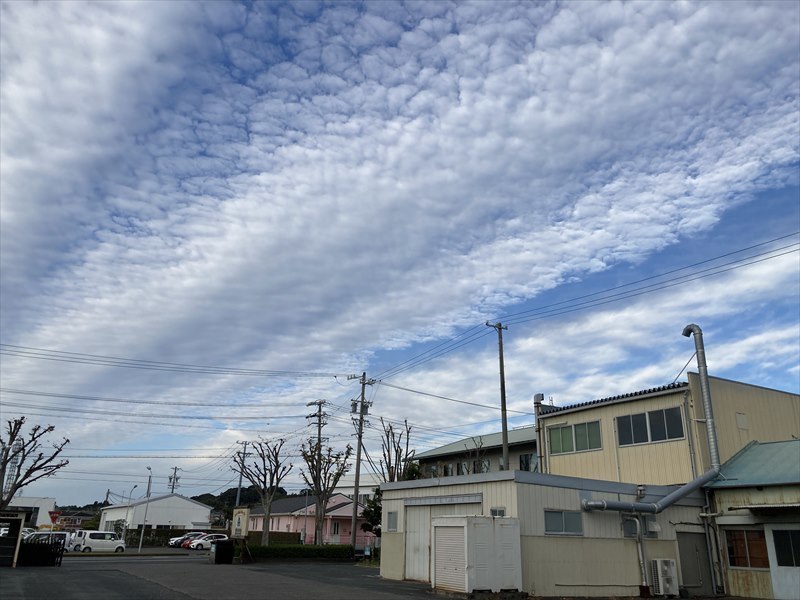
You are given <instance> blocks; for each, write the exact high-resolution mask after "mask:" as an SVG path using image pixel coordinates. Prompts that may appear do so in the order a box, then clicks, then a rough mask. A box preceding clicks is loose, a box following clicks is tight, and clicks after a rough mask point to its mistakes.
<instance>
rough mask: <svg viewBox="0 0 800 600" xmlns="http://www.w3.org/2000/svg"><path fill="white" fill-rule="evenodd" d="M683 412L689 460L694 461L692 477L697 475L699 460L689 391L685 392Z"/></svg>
mask: <svg viewBox="0 0 800 600" xmlns="http://www.w3.org/2000/svg"><path fill="white" fill-rule="evenodd" d="M683 414H684V415H685V418H686V440H687V442H688V444H689V460H690V461H691V463H692V477H697V462H696V460H695V456H694V434H695V428H694V419H692V418H691V416H690V415H689V392H683Z"/></svg>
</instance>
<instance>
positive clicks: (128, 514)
mask: <svg viewBox="0 0 800 600" xmlns="http://www.w3.org/2000/svg"><path fill="white" fill-rule="evenodd" d="M137 487H139V484H138V483H134V484H133V487H132V488H131V491H130V492H128V508H126V509H125V530H124V531H123V532H122V539H123V540H124V539H126V538H127V537H128V523H130V520H131V499H133V490H135V489H136V488H137ZM133 514H134V515H135V514H136V513H133Z"/></svg>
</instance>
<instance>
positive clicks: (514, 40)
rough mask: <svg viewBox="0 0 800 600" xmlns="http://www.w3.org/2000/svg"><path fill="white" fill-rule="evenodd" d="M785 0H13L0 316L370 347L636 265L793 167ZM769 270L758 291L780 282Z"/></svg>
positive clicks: (184, 342)
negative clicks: (248, 0)
mask: <svg viewBox="0 0 800 600" xmlns="http://www.w3.org/2000/svg"><path fill="white" fill-rule="evenodd" d="M799 13H800V9H798V6H797V4H796V3H774V4H767V3H752V4H751V3H744V2H742V3H736V4H734V5H731V4H724V3H697V4H691V3H654V2H648V3H616V2H607V3H568V4H539V3H536V4H534V3H528V2H522V3H515V2H502V3H448V2H431V3H408V4H404V3H396V2H373V3H333V4H326V3H296V4H293V3H277V2H276V3H257V4H253V5H250V4H247V5H245V4H238V3H178V2H163V3H146V4H140V3H134V2H119V3H111V2H104V3H79V2H69V3H27V2H16V3H4V4H3V5H2V17H3V18H2V48H1V50H2V52H0V54H1V55H2V57H1V60H2V90H0V94H2V107H3V108H2V133H3V134H2V137H1V138H0V142H1V143H2V149H1V150H2V156H1V158H2V160H1V161H0V169H2V171H1V173H2V228H3V229H2V233H3V235H2V255H1V256H0V260H2V265H1V266H2V272H0V277H2V306H3V310H2V328H3V341H4V342H6V343H20V344H24V345H29V346H34V347H50V348H54V347H55V348H62V349H75V350H77V351H82V352H93V353H97V354H108V355H118V356H136V357H148V358H155V359H158V360H179V361H181V362H192V363H206V364H209V363H210V364H223V363H224V364H236V365H239V366H264V365H267V366H268V367H269V368H275V369H314V368H324V369H325V370H331V369H336V370H342V371H344V372H350V371H354V370H355V371H360V370H361V368H362V366H363V364H364V362H365V361H368V360H370V357H371V356H373V353H375V352H380V351H381V350H382V349H386V348H402V347H406V346H408V345H410V344H413V343H415V342H418V341H421V340H431V339H436V338H438V337H441V336H446V335H449V334H450V333H452V331H453V330H454V329H455V328H458V327H461V326H463V325H467V324H473V323H474V322H475V321H476V319H477V320H480V319H481V315H487V314H496V313H497V312H498V311H501V310H502V309H504V308H507V307H509V306H512V305H514V304H516V303H519V302H522V301H525V300H529V299H531V298H535V297H537V296H538V295H540V294H542V293H543V292H545V291H547V290H551V289H553V288H557V287H558V286H559V285H561V284H563V283H564V282H568V281H575V280H580V279H581V278H585V277H587V276H591V275H593V274H598V273H603V272H606V271H609V270H613V269H615V268H617V267H619V266H621V265H636V264H640V263H642V262H643V261H645V260H647V259H648V258H649V257H652V256H653V255H655V254H656V253H659V252H661V251H663V250H665V249H667V248H669V247H670V246H672V245H674V244H676V243H677V242H678V241H680V240H681V239H686V238H692V237H693V236H698V235H703V234H706V233H707V232H709V231H711V230H713V228H714V227H715V226H716V225H717V224H718V222H719V221H720V219H722V218H723V216H724V215H725V214H726V212H727V211H729V210H731V209H732V208H734V207H736V206H739V205H742V204H743V203H746V202H748V201H750V200H752V198H753V197H755V195H757V194H759V193H760V192H763V191H764V190H771V189H779V188H781V187H783V186H786V185H797V164H798V151H799V148H798V140H800V128H798V119H797V113H798V96H799V95H800V94H799V92H798V86H799V85H800V83H799V82H798V78H797V72H798V69H799V68H800V65H798V33H797V32H798V30H800V17H799V16H798V15H799ZM778 271H780V272H779V273H778V274H776V275H775V277H774V279H771V280H770V282H771V283H766V284H765V285H764V288H763V290H761V291H758V292H757V293H756V292H752V290H751V292H752V300H753V301H754V302H755V301H757V299H758V298H763V297H764V295H769V294H770V293H772V292H773V291H774V290H775V289H776V287H777V283H776V282H778V281H780V282H783V283H782V285H785V284H786V282H787V281H788V282H789V284H790V285H789V289H790V290H791V289H793V288H792V287H791V285H794V284H793V282H794V280H793V279H792V271H791V268H788V270H787V268H786V267H784V268H783V269H778ZM787 278H788V279H787ZM731 281H733V280H731ZM737 281H739V282H740V283H741V284H742V285H744V283H743V281H744V280H737ZM712 292H713V293H716V294H723V295H724V293H723V292H720V291H719V290H717V291H713V290H712V291H709V294H711V293H712ZM781 298H782V299H783V300H782V301H785V300H786V297H785V295H783V296H781ZM685 301H686V303H688V304H685V305H684V309H681V308H680V307H678V308H675V309H674V310H673V309H672V308H670V307H667V308H669V310H664V311H663V315H667V314H669V315H671V316H673V317H674V318H676V319H683V318H684V317H686V316H691V314H690V313H691V311H688V310H685V306H688V305H691V299H690V298H685ZM734 304H735V303H734ZM740 305H743V304H741V303H740ZM646 308H647V307H646V306H644V305H643V306H641V308H640V312H639V313H636V314H634V315H632V316H631V318H636V319H637V320H640V321H641V322H642V323H644V322H645V321H646V320H647V319H653V318H654V315H653V313H652V312H649V311H647V310H646ZM631 310H633V309H631ZM726 311H727V308H725V307H724V305H723V306H722V307H721V308H720V313H725V312H726ZM596 318H599V317H596ZM708 318H709V319H711V318H713V315H709V316H708ZM662 322H663V321H662ZM682 324H683V323H681V325H682ZM574 326H575V327H576V328H578V329H581V330H583V332H584V334H585V335H587V336H590V339H592V340H595V338H594V337H593V335H590V330H591V329H592V323H591V319H589V320H581V321H577V322H576V323H575V325H574ZM776 327H778V325H776ZM551 334H552V335H556V334H555V333H554V332H551ZM748 339H749V340H754V339H756V338H753V337H752V336H750V337H749V338H748ZM596 341H597V342H598V343H601V342H600V341H599V340H596ZM587 343H588V342H587ZM607 343H611V342H609V341H608V340H607ZM622 343H623V342H622V341H618V342H616V344H617V345H614V347H613V348H612V347H609V348H608V353H607V354H605V356H606V357H607V358H608V359H609V361H610V363H614V362H615V361H614V360H611V359H612V357H615V356H617V355H618V354H617V353H619V356H620V357H623V356H624V355H625V352H624V351H622V350H620V346H619V344H622ZM752 343H755V342H752ZM535 346H536V344H526V343H525V342H520V345H519V350H520V352H522V351H524V350H525V349H526V348H528V349H529V351H534V350H536V351H537V352H538V351H539V350H541V348H535ZM788 352H789V354H788V355H789V356H791V355H792V350H791V349H789V351H788ZM670 358H672V357H670ZM486 360H489V358H488V357H487V358H486ZM617 362H621V360H620V361H617ZM734 362H736V361H734ZM4 363H5V364H6V365H7V366H6V367H4V380H5V381H7V382H14V384H15V385H16V384H17V383H19V387H32V388H33V387H34V386H36V385H40V386H47V385H48V383H47V382H48V380H49V379H48V378H49V377H50V376H52V375H53V373H56V374H57V375H58V380H59V382H60V386H61V388H60V389H63V390H66V389H86V388H91V389H106V388H105V387H104V386H107V385H109V382H111V381H113V382H114V385H115V386H117V387H118V388H119V390H120V393H127V394H129V395H131V396H137V395H139V394H149V395H151V396H160V395H165V396H166V395H170V397H173V398H174V397H190V396H192V395H193V394H196V393H197V387H196V386H197V385H198V383H197V381H196V380H194V379H192V378H190V377H187V376H186V375H185V374H184V375H182V374H173V375H172V376H171V378H169V379H164V378H158V377H154V379H153V380H148V381H147V382H145V383H143V382H142V381H141V379H140V378H137V377H136V376H135V375H133V374H124V375H119V374H110V373H108V372H106V371H103V370H80V369H75V368H71V369H67V368H64V367H63V366H59V365H54V366H51V367H50V370H49V372H48V373H47V374H45V373H44V372H43V371H42V370H41V366H40V365H31V364H30V361H28V362H25V361H17V360H14V359H12V358H9V359H8V360H7V361H4ZM455 363H458V361H454V364H455ZM610 363H609V364H610ZM576 364H577V363H576ZM596 366H597V365H596ZM12 367H13V368H12ZM459 368H460V367H459ZM6 373H8V374H6ZM637 373H638V375H636V376H635V377H632V378H630V379H629V381H630V382H638V381H640V380H641V381H642V382H643V383H646V382H647V381H648V378H649V377H652V376H653V375H652V372H651V371H649V370H648V366H647V365H642V366H641V369H640V370H639V371H638V372H637ZM531 375H533V373H532V374H531ZM574 376H576V375H575V374H574V373H573V374H572V375H569V377H574ZM563 377H564V378H565V379H564V382H563V384H564V385H566V380H567V378H568V375H566V374H563ZM438 381H441V382H448V381H453V378H451V377H446V376H444V374H440V377H439V378H438ZM553 381H556V379H553ZM587 381H588V380H587ZM608 381H610V382H613V383H614V384H615V385H616V384H617V383H618V381H615V380H613V379H612V378H609V379H608ZM22 382H25V385H24V386H23V385H22ZM529 383H531V382H530V381H526V385H527V384H529ZM9 385H10V384H9ZM248 385H249V383H248V382H242V381H239V380H233V379H229V378H220V379H218V380H216V381H215V382H213V383H209V382H208V381H203V382H202V386H203V393H208V394H212V393H219V394H223V395H225V394H233V395H235V394H236V393H243V392H242V389H243V388H245V387H246V386H248ZM486 385H487V386H488V385H489V383H488V382H486ZM593 385H594V384H592V385H589V384H588V383H587V385H586V386H583V387H580V388H579V389H580V390H582V391H583V390H585V391H586V392H587V393H588V392H589V391H590V390H591V389H593ZM304 386H305V384H304ZM624 387H625V388H626V389H627V387H629V386H628V385H624ZM34 389H35V388H34ZM311 389H313V392H309V388H307V387H303V388H302V389H291V390H288V391H287V390H286V389H283V390H281V393H286V394H295V395H296V398H297V399H298V400H300V398H301V397H306V398H307V397H308V394H310V393H314V392H319V393H320V394H321V393H325V391H324V386H320V387H319V388H314V387H313V386H312V388H311ZM489 389H490V388H489ZM594 389H596V387H595V388H594ZM232 390H233V391H232ZM529 391H530V390H529ZM293 397H295V396H293ZM520 401H522V400H520Z"/></svg>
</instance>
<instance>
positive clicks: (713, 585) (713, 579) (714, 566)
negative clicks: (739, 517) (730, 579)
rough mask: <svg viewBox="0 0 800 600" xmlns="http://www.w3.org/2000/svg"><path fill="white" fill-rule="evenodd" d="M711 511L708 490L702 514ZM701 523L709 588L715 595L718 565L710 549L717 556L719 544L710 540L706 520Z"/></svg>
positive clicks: (709, 530)
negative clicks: (708, 574) (709, 577)
mask: <svg viewBox="0 0 800 600" xmlns="http://www.w3.org/2000/svg"><path fill="white" fill-rule="evenodd" d="M710 511H711V499H710V497H709V493H708V490H706V504H705V506H704V507H703V512H704V513H705V514H706V515H708V514H710ZM702 521H703V530H704V531H705V534H706V552H707V553H708V568H709V569H710V570H711V588H712V589H713V592H714V593H715V594H719V593H720V585H719V583H718V582H717V565H718V564H719V563H718V561H715V560H714V553H713V552H712V547H713V548H714V549H716V550H717V552H716V554H717V556H719V543H718V540H716V539H715V540H713V544H712V539H711V528H710V527H709V525H708V518H704V519H702Z"/></svg>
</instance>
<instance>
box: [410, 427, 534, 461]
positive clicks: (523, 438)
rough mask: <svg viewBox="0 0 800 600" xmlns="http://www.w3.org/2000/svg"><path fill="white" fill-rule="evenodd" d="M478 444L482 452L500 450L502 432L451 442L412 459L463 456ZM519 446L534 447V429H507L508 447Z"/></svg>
mask: <svg viewBox="0 0 800 600" xmlns="http://www.w3.org/2000/svg"><path fill="white" fill-rule="evenodd" d="M476 441H477V444H476ZM478 444H480V448H481V449H482V450H486V449H489V448H500V447H501V446H502V445H503V434H502V432H497V433H488V434H484V435H475V436H472V437H468V438H464V439H463V440H458V441H457V442H453V443H451V444H447V445H446V446H441V447H439V448H434V449H433V450H428V451H427V452H421V453H420V454H416V455H414V458H415V459H418V458H421V459H425V458H436V457H438V456H448V455H451V454H464V453H466V452H469V451H471V450H474V449H475V448H477V447H478ZM519 444H533V445H534V446H535V445H536V428H535V427H533V426H530V427H520V428H519V429H509V431H508V445H509V446H512V445H519Z"/></svg>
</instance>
